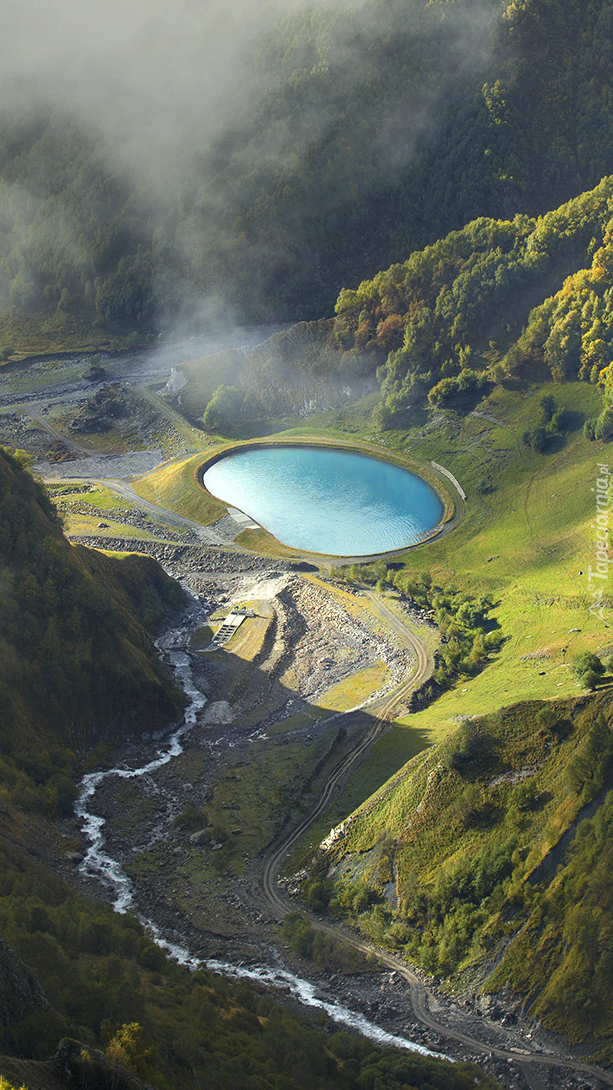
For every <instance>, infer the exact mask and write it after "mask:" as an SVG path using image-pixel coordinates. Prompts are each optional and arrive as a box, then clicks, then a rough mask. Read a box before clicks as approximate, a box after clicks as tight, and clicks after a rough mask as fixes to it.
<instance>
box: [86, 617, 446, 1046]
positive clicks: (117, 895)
mask: <svg viewBox="0 0 613 1090" xmlns="http://www.w3.org/2000/svg"><path fill="white" fill-rule="evenodd" d="M203 617H204V611H203V610H202V607H201V606H200V605H199V604H198V603H197V602H196V601H195V600H194V602H193V606H192V610H191V612H190V617H189V623H188V625H186V624H185V623H184V624H183V625H181V626H180V627H179V628H176V629H173V630H171V631H169V632H167V633H165V634H164V636H163V638H162V639H160V640H159V641H158V644H157V646H158V650H160V651H161V650H164V652H165V653H166V654H167V655H168V657H169V660H170V663H171V665H172V668H173V670H174V672H175V676H176V677H177V679H178V680H179V681H180V682H181V684H182V685H183V688H184V690H185V693H186V695H187V697H188V700H189V703H188V705H187V708H186V711H185V714H184V717H183V720H182V722H181V724H180V726H179V727H178V728H177V729H176V730H175V731H174V732H173V733H172V734H171V735H170V736H169V737H168V738H167V739H166V741H165V742H164V743H163V744H162V745H161V746H159V748H157V749H156V751H155V754H154V756H152V757H151V758H150V759H148V760H146V761H145V762H144V763H143V764H142V765H137V766H135V767H128V766H127V765H125V764H122V765H119V766H117V767H116V768H109V769H107V770H106V771H98V772H89V773H87V774H86V775H85V776H84V777H83V779H82V781H81V790H80V794H79V798H78V800H77V802H76V804H75V813H76V815H77V817H78V818H79V819H80V820H81V822H82V831H83V834H84V836H85V837H86V839H87V840H88V841H89V845H88V847H87V851H86V853H85V856H84V858H83V861H82V863H81V864H80V869H81V871H82V872H83V873H84V874H86V875H87V876H88V877H90V878H96V879H98V880H99V881H100V882H101V883H102V884H103V886H104V887H105V888H106V890H107V891H108V897H109V900H110V902H111V904H112V906H113V908H114V909H115V910H116V911H117V912H127V911H129V910H130V911H134V912H135V913H136V914H137V915H138V916H139V919H140V921H141V923H142V924H143V926H144V927H146V928H147V930H148V931H149V932H150V934H151V936H152V938H153V941H154V942H155V943H157V945H158V946H160V947H161V948H162V949H163V950H165V951H166V953H167V954H169V956H170V957H172V958H173V959H174V960H176V961H177V962H179V963H180V964H181V965H185V966H187V967H188V968H190V969H196V968H198V967H200V966H202V965H203V964H204V965H205V966H206V967H207V968H208V969H211V970H212V971H214V972H219V973H224V974H226V975H228V976H233V977H237V978H244V979H247V980H252V981H258V982H260V983H264V984H267V985H269V986H271V987H275V988H277V989H280V990H283V991H286V992H288V993H289V994H291V995H292V997H293V998H295V999H298V1000H299V1001H300V1002H301V1003H303V1004H304V1005H305V1006H307V1007H316V1008H318V1009H320V1010H323V1011H325V1012H326V1014H328V1015H329V1017H330V1018H332V1019H333V1021H335V1022H338V1023H340V1024H342V1025H344V1026H346V1027H347V1028H348V1029H350V1030H354V1031H356V1032H358V1033H361V1034H363V1036H365V1037H369V1038H370V1039H371V1040H373V1041H376V1042H377V1043H378V1044H381V1045H393V1046H395V1047H396V1048H404V1049H407V1050H409V1051H411V1052H418V1053H419V1054H420V1055H422V1056H434V1057H436V1058H437V1059H447V1060H449V1059H451V1057H449V1056H445V1055H444V1054H442V1053H439V1052H433V1051H431V1050H430V1049H428V1048H425V1047H424V1046H423V1045H420V1044H418V1043H417V1042H415V1041H411V1040H409V1039H407V1038H405V1037H399V1036H395V1035H394V1034H392V1033H388V1032H387V1031H386V1030H384V1029H382V1028H381V1027H380V1026H377V1025H376V1024H375V1023H373V1022H370V1021H369V1020H368V1019H367V1018H365V1017H364V1015H362V1014H359V1013H358V1012H356V1011H352V1010H350V1009H349V1008H348V1007H345V1006H344V1005H343V1004H342V1003H338V1002H337V1001H336V1000H334V999H333V998H330V997H329V996H326V995H324V994H322V990H321V988H319V987H316V986H315V985H313V984H312V983H310V981H308V980H305V979H303V978H301V977H299V976H296V975H295V974H294V973H290V972H288V971H287V969H285V968H284V967H282V966H280V965H279V966H273V965H262V966H253V965H249V966H243V965H231V964H229V963H227V962H222V961H217V960H212V959H211V960H208V961H205V962H204V963H203V962H202V961H200V960H199V959H198V958H195V957H194V956H193V955H192V954H191V953H190V951H189V950H188V949H187V947H185V946H180V945H177V944H176V943H172V942H170V941H169V940H168V939H167V938H166V937H165V936H164V934H163V933H162V931H161V929H160V928H159V927H158V925H157V924H156V923H155V921H154V920H151V919H148V918H147V917H145V916H143V915H141V914H140V913H139V912H138V910H137V909H136V906H135V904H134V890H133V887H132V883H131V882H130V879H129V878H128V876H127V874H126V873H125V871H124V869H123V867H122V865H121V863H119V861H118V860H116V859H113V858H112V857H111V856H110V855H109V854H108V853H107V852H106V851H105V842H106V840H105V834H104V826H105V819H104V818H103V817H101V816H100V815H99V814H96V812H95V798H96V792H97V790H98V788H99V787H100V785H101V784H102V783H103V782H104V781H105V780H106V779H108V778H110V777H113V776H115V777H117V778H118V779H132V778H134V777H137V776H145V775H147V774H149V773H152V772H155V771H156V769H158V768H161V767H162V766H163V765H165V764H168V763H169V762H170V761H172V760H173V759H174V758H175V757H178V756H179V754H181V753H182V752H183V748H184V747H183V741H182V739H183V738H184V736H185V735H186V734H187V733H188V732H189V731H191V730H192V729H193V728H194V727H195V726H196V723H197V716H198V713H199V711H200V710H201V709H202V707H203V706H204V704H205V703H206V697H205V696H204V695H203V694H202V693H201V692H200V691H199V690H198V689H197V688H196V686H195V685H194V682H193V679H192V671H191V666H190V657H189V655H188V654H187V653H186V652H185V651H184V650H179V649H175V650H173V647H174V648H177V646H178V645H179V646H183V647H184V646H185V643H186V639H187V636H188V632H189V631H190V630H191V629H192V628H193V627H195V626H196V625H197V624H202V620H203Z"/></svg>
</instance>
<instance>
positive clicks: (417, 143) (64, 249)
mask: <svg viewBox="0 0 613 1090" xmlns="http://www.w3.org/2000/svg"><path fill="white" fill-rule="evenodd" d="M612 23H613V3H611V0H590V2H588V3H586V4H585V3H584V4H579V3H578V2H577V0H521V2H520V0H513V2H512V3H510V4H508V5H505V4H504V3H501V2H500V0H459V2H457V3H454V4H453V5H450V4H446V3H442V2H436V3H426V2H425V0H412V2H411V3H399V2H398V0H369V2H368V3H366V4H364V5H362V6H360V7H357V8H355V9H353V10H349V11H346V10H338V11H336V10H335V9H334V8H315V9H312V10H309V11H308V12H307V13H297V14H294V15H292V16H288V17H287V18H286V19H284V20H281V21H280V22H278V23H277V24H275V25H274V26H273V27H272V28H270V29H269V30H268V31H267V32H266V34H265V35H264V36H263V37H261V38H260V40H259V42H258V43H257V45H256V46H255V48H254V50H253V51H252V57H251V62H250V63H251V68H252V71H251V76H252V77H253V78H255V79H256V86H257V93H255V94H252V95H251V97H250V100H249V102H245V101H241V102H240V104H239V105H237V107H236V110H235V114H234V115H233V117H232V118H231V119H230V120H229V121H228V123H227V124H226V125H225V127H224V129H223V131H222V133H221V134H220V135H218V136H217V137H216V138H215V140H214V141H213V144H212V145H211V144H206V145H203V146H202V147H201V148H199V147H198V146H196V147H194V148H190V158H189V161H190V164H191V165H190V168H189V170H187V169H186V171H185V173H184V175H183V176H182V177H181V179H180V181H179V183H178V184H177V185H176V186H174V187H173V189H172V192H170V193H167V194H164V196H163V198H162V197H156V196H155V195H154V194H152V193H151V192H149V191H148V190H147V189H146V187H145V184H144V183H143V184H142V186H139V183H138V181H137V180H136V179H137V177H138V172H137V171H134V172H132V173H131V174H129V173H128V172H126V171H123V172H122V171H121V170H119V169H118V167H117V166H116V165H113V163H114V160H113V159H112V157H111V156H109V155H108V154H107V150H106V147H105V142H104V139H103V137H102V135H101V134H100V133H99V132H97V131H96V130H95V129H94V128H93V127H92V126H91V125H89V126H88V125H86V124H85V123H84V121H83V120H82V118H80V116H79V112H78V107H75V110H74V111H73V113H71V114H70V115H68V114H67V112H66V110H65V109H61V108H60V106H59V105H58V104H57V103H55V104H54V103H53V102H49V101H46V102H45V101H43V100H42V99H41V100H40V101H39V102H38V103H36V101H34V102H33V101H32V99H31V97H30V98H29V99H28V102H27V105H26V104H25V103H23V104H21V105H19V96H18V95H13V96H12V98H11V96H9V97H8V98H7V101H6V103H5V107H4V109H3V111H2V113H1V117H0V291H1V296H2V299H3V300H4V303H5V304H6V305H7V306H8V307H9V308H11V311H10V313H11V314H12V317H13V319H15V317H17V318H18V317H19V315H22V316H23V317H25V316H27V315H32V314H39V315H43V314H44V315H46V316H47V319H50V318H52V319H53V320H54V321H55V320H56V321H57V322H59V323H60V325H62V323H63V325H64V326H65V327H66V329H67V330H69V329H70V328H71V326H72V325H74V324H75V323H77V322H78V321H82V322H84V323H85V325H86V326H89V327H91V328H94V329H95V328H97V329H98V330H99V331H106V333H108V332H109V330H110V331H119V332H121V334H122V336H124V337H125V336H126V335H127V334H128V333H130V331H132V333H133V335H134V337H135V338H136V339H138V340H143V339H146V338H147V337H148V336H149V335H151V334H152V333H153V332H154V331H155V330H157V329H158V328H167V327H168V326H169V325H170V324H172V323H173V322H174V321H176V320H177V319H178V318H180V317H181V316H182V317H184V318H186V317H188V316H189V315H190V314H192V315H193V314H194V313H195V312H196V311H198V310H199V308H200V307H201V304H202V301H203V300H204V299H209V300H210V305H209V309H208V312H207V313H208V316H209V319H210V318H211V316H213V318H214V320H222V318H223V313H224V308H225V306H226V305H227V304H228V303H229V304H231V307H232V311H233V313H234V314H235V315H238V316H240V317H242V318H243V319H245V318H246V319H249V320H253V319H256V320H261V319H262V318H264V317H265V318H270V317H274V318H276V319H279V318H283V319H289V320H301V319H305V318H306V319H311V318H316V317H321V316H322V315H324V314H326V312H327V313H328V314H330V313H331V311H332V307H333V304H334V301H335V299H336V297H337V295H338V292H339V290H340V289H341V288H342V287H343V286H352V287H355V286H356V285H357V284H358V282H359V281H360V280H361V279H363V278H364V277H371V276H373V275H374V274H375V273H376V272H377V270H379V269H381V268H385V267H386V266H388V265H389V264H390V263H392V262H397V261H404V260H406V259H407V258H408V257H409V255H410V254H411V252H412V251H414V250H419V249H422V248H423V247H424V246H425V245H427V244H429V243H432V242H434V241H435V240H436V239H437V238H440V237H441V236H443V235H446V234H447V233H448V232H449V231H450V230H460V229H462V228H463V226H464V225H465V224H466V223H467V222H469V221H471V220H474V219H475V218H478V217H482V216H487V217H492V218H496V219H498V218H504V219H508V218H511V219H512V218H513V217H514V216H515V215H519V216H521V217H524V216H528V217H533V216H536V215H539V214H542V213H543V212H545V211H546V210H547V209H549V208H552V207H555V206H556V205H558V204H560V203H561V202H563V201H565V200H568V199H569V198H571V197H572V196H574V195H576V194H577V193H580V192H582V191H583V190H586V189H589V188H591V187H593V186H594V185H596V184H597V183H598V181H599V180H600V179H601V178H602V177H603V176H604V175H606V174H610V173H611V172H612V171H613V122H612V120H611V118H612V116H613V112H612V111H611V95H612V87H613V56H612V54H611V44H610V43H611V38H612V30H613V25H612ZM195 33H197V32H196V31H195ZM250 86H252V84H250ZM16 103H17V104H16ZM136 142H137V134H136V136H135V143H136ZM500 244H501V245H502V246H506V245H509V244H510V242H509V240H507V241H506V242H505V241H504V240H502V239H501V243H500ZM16 328H17V329H18V323H17V326H16ZM100 336H102V332H100Z"/></svg>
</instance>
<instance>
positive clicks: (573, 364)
mask: <svg viewBox="0 0 613 1090" xmlns="http://www.w3.org/2000/svg"><path fill="white" fill-rule="evenodd" d="M335 309H336V317H335V318H333V319H327V320H320V321H318V322H305V323H299V324H297V325H295V326H293V327H292V328H291V329H290V330H288V331H285V332H282V333H278V334H276V335H274V336H273V337H271V338H270V339H269V340H268V341H265V342H264V343H263V344H260V345H258V346H257V347H256V348H254V349H252V350H250V351H249V352H248V353H246V354H243V355H242V357H241V358H240V366H237V365H236V364H235V363H234V362H232V361H228V365H227V368H226V373H227V380H226V381H229V382H232V383H234V390H233V391H231V392H229V391H228V389H227V388H226V387H225V386H224V387H223V389H220V390H219V391H217V392H216V394H214V395H213V397H212V398H211V391H210V389H207V390H206V396H205V386H206V383H205V381H204V380H205V377H206V375H207V374H208V370H207V366H204V367H203V366H202V365H198V364H190V365H189V367H188V368H186V372H185V373H186V377H187V378H188V385H187V386H186V387H184V388H183V389H182V390H181V395H180V396H181V399H182V404H183V405H184V406H185V410H186V411H187V412H188V413H190V414H191V415H192V416H193V418H194V419H196V418H197V417H198V416H199V415H200V414H201V413H202V411H203V410H204V409H205V407H206V399H207V398H208V399H209V403H212V405H211V409H210V411H208V413H207V416H206V417H205V424H206V426H208V427H211V426H216V425H217V426H220V427H221V429H222V430H223V427H224V426H228V425H232V424H237V423H240V422H241V421H251V420H258V419H266V418H267V417H269V416H280V415H283V414H284V413H286V414H288V415H291V414H296V413H300V412H301V406H303V405H304V406H306V407H307V411H308V406H309V404H311V405H313V406H315V409H317V408H325V407H330V406H333V405H335V404H343V403H347V401H352V400H356V399H357V397H359V396H360V393H363V392H367V391H369V390H371V389H376V387H377V384H378V385H379V386H380V388H381V398H380V402H379V404H378V405H377V406H376V409H375V413H374V420H375V424H376V425H377V426H379V427H383V428H385V427H390V426H391V427H394V426H398V427H404V426H406V425H407V423H408V422H410V419H411V412H412V411H413V410H414V409H416V408H423V407H428V406H434V407H437V408H439V407H440V408H447V407H450V408H453V409H455V410H457V411H460V412H465V411H469V410H470V409H472V408H473V407H474V405H475V403H476V401H477V400H479V399H480V398H481V396H482V395H483V393H484V392H485V391H487V390H488V389H489V390H491V389H492V388H493V386H494V385H496V384H497V383H498V382H501V381H504V380H505V379H508V378H515V379H517V378H520V379H527V380H528V381H535V380H547V379H550V380H553V381H554V382H561V381H563V380H564V379H569V380H575V379H577V378H579V379H580V380H582V381H585V382H591V383H594V384H599V385H600V387H601V389H602V390H603V393H604V396H605V404H604V409H603V417H602V419H601V421H600V425H599V428H598V427H597V428H596V430H597V432H598V434H599V437H601V436H603V435H605V434H606V436H608V435H609V433H610V432H611V431H613V424H612V423H611V421H610V420H609V416H610V415H611V414H607V410H608V408H609V405H610V402H611V398H612V396H613V393H612V390H613V378H612V374H611V369H610V367H609V365H610V363H611V360H612V359H613V178H612V177H605V178H603V179H602V181H601V182H600V183H599V184H598V185H597V186H596V187H595V189H593V190H590V191H588V192H586V193H582V194H581V195H580V196H578V197H574V198H573V199H572V200H570V201H568V202H566V203H565V204H563V205H561V206H560V207H559V208H555V209H553V210H552V211H550V212H547V213H546V214H545V215H543V216H539V217H535V218H534V217H530V216H526V215H521V214H517V215H515V216H514V217H513V218H512V219H503V220H500V219H490V218H486V217H481V218H479V219H476V220H474V221H472V222H471V223H469V224H467V225H466V227H463V228H462V229H461V230H459V231H452V232H451V233H450V234H448V235H446V236H445V237H444V238H441V239H439V240H438V241H437V242H434V243H433V244H432V245H430V246H427V247H425V249H423V250H417V251H414V252H413V253H412V254H411V256H410V257H409V258H408V259H407V260H406V261H404V262H402V263H399V264H395V265H392V266H391V267H390V268H388V269H386V270H384V271H382V272H379V273H377V275H376V276H374V277H373V278H372V279H371V280H365V281H363V282H362V283H361V284H359V285H358V286H357V287H356V288H355V289H349V288H344V289H343V290H342V291H341V293H340V295H339V298H338V300H337V303H336V308H335ZM203 383H204V385H203ZM199 391H200V396H199ZM303 411H304V410H303ZM311 411H313V409H311ZM595 426H596V424H595Z"/></svg>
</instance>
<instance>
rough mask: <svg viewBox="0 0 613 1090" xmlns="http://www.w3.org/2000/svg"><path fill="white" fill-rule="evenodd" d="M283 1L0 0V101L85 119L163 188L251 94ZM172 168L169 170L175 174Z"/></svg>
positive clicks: (284, 8) (116, 153)
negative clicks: (265, 37)
mask: <svg viewBox="0 0 613 1090" xmlns="http://www.w3.org/2000/svg"><path fill="white" fill-rule="evenodd" d="M298 7H299V5H298V3H292V0H260V2H257V0H253V2H244V0H205V2H204V3H203V2H196V0H173V2H169V0H60V2H56V3H49V0H4V4H3V19H2V33H1V34H0V73H1V76H0V79H1V82H0V91H2V98H3V99H4V101H5V104H6V101H7V98H8V101H9V103H11V102H12V103H14V104H17V103H18V102H19V101H20V100H22V101H30V102H37V101H42V102H45V103H51V104H52V105H55V106H56V107H58V108H59V109H61V110H62V112H64V111H66V112H67V113H69V114H72V115H73V116H76V118H77V119H79V120H82V121H85V122H89V123H92V124H93V125H94V126H95V129H96V130H97V131H99V132H101V133H102V134H103V136H104V137H105V138H106V144H107V148H108V151H109V154H110V155H112V156H113V157H114V158H115V159H116V161H117V163H118V164H119V165H121V166H123V167H125V168H128V169H129V170H130V171H131V172H133V173H134V174H135V176H136V179H137V180H141V181H142V180H143V172H144V173H145V178H146V180H147V181H149V182H151V183H152V184H153V185H154V188H158V189H159V188H160V183H162V187H163V183H165V182H169V181H171V180H173V179H175V180H176V177H177V175H179V176H180V174H181V171H182V170H186V169H188V167H189V163H190V160H191V155H192V153H194V152H200V151H202V150H203V149H206V148H207V147H208V146H209V145H210V143H211V141H212V140H213V139H214V138H215V137H216V136H218V135H219V134H220V133H221V132H223V130H224V128H225V126H226V125H227V124H228V121H229V119H230V118H231V117H234V116H237V115H238V116H240V112H241V106H242V105H243V104H247V103H252V102H253V97H254V95H256V96H257V93H258V78H257V77H256V76H255V74H254V71H253V68H252V65H251V55H252V52H253V49H254V46H255V44H256V43H257V40H258V38H259V37H260V35H261V34H262V31H263V30H265V29H266V28H267V27H269V26H270V25H271V24H272V23H274V22H275V21H276V19H278V18H279V17H280V16H282V15H287V14H288V12H291V11H294V10H296V9H297V8H298ZM177 168H178V169H177Z"/></svg>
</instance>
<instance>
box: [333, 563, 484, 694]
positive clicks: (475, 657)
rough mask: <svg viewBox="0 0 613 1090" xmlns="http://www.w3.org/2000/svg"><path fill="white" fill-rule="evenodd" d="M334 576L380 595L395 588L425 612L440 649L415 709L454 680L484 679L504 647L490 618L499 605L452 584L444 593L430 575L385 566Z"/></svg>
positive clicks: (348, 569)
mask: <svg viewBox="0 0 613 1090" xmlns="http://www.w3.org/2000/svg"><path fill="white" fill-rule="evenodd" d="M331 575H332V577H333V578H336V579H342V580H345V581H347V582H350V583H353V582H357V583H366V584H370V585H374V584H376V586H377V588H378V589H379V590H385V588H386V587H388V586H389V587H394V588H395V589H396V590H398V591H399V592H400V596H401V599H403V600H404V601H406V602H407V603H408V605H409V608H413V609H416V610H418V611H420V612H422V613H423V614H424V615H425V616H426V617H428V618H429V619H430V620H431V622H432V623H433V624H435V625H436V627H437V628H438V630H439V632H440V634H441V646H440V647H439V648H438V649H437V651H436V654H435V669H434V673H433V675H432V678H431V680H429V681H427V682H426V683H425V685H423V686H422V687H421V688H420V689H419V690H418V691H417V692H416V693H415V694H414V696H413V703H412V706H413V708H414V709H416V708H418V707H420V706H422V705H424V704H427V703H429V701H431V700H432V699H433V698H434V697H436V696H438V695H439V693H441V692H442V691H443V690H444V689H446V688H447V687H448V686H449V685H450V684H451V682H452V681H453V680H454V679H455V678H457V677H459V676H462V675H464V676H467V677H470V676H474V675H475V674H477V673H479V672H480V671H481V670H482V669H483V667H484V666H485V665H486V663H487V661H488V659H489V658H490V657H491V656H492V655H494V654H495V653H496V651H498V650H499V649H500V647H501V646H502V644H503V643H504V639H505V637H504V633H503V632H502V629H501V628H500V626H499V624H498V622H497V621H496V619H495V618H494V617H492V616H491V612H492V610H493V609H495V608H496V603H495V602H494V600H493V599H492V598H491V597H490V596H489V595H486V594H484V595H480V596H477V595H474V594H472V593H470V592H469V591H461V590H459V589H458V588H457V587H456V586H455V585H454V584H452V583H449V584H447V585H446V586H444V587H442V586H440V585H439V584H437V583H435V582H434V581H433V579H432V576H431V575H430V573H429V572H410V571H407V570H406V569H402V570H399V571H397V570H395V569H394V566H393V565H392V564H386V563H385V561H383V560H378V561H376V562H375V563H374V564H350V565H348V566H347V567H340V568H332V569H331Z"/></svg>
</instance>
